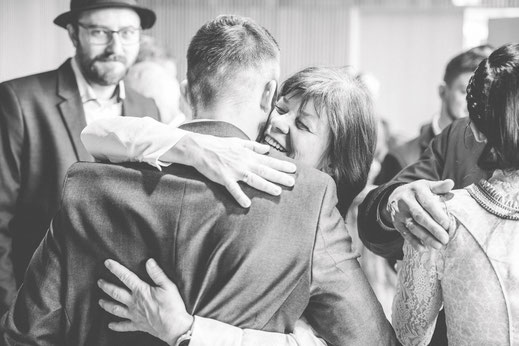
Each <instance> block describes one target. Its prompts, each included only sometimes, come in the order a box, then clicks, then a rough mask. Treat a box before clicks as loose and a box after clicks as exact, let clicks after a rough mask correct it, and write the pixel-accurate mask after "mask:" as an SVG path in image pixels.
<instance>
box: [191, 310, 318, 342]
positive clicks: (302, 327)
mask: <svg viewBox="0 0 519 346" xmlns="http://www.w3.org/2000/svg"><path fill="white" fill-rule="evenodd" d="M220 345H221V346H263V345H264V346H270V345H277V346H284V345H286V346H323V345H324V346H326V343H325V342H324V341H322V340H321V339H319V338H318V337H317V336H315V334H314V333H313V332H312V330H311V328H310V327H309V326H308V325H307V324H306V323H305V322H304V321H302V320H299V321H298V322H297V323H296V325H295V328H294V331H293V333H290V334H281V333H274V332H265V331H261V330H253V329H241V328H238V327H234V326H231V325H229V324H226V323H222V322H218V321H216V320H212V319H208V318H203V317H198V316H195V322H194V324H193V335H192V339H191V342H190V346H220Z"/></svg>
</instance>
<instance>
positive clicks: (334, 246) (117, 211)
mask: <svg viewBox="0 0 519 346" xmlns="http://www.w3.org/2000/svg"><path fill="white" fill-rule="evenodd" d="M192 125H193V126H194V128H191V129H198V130H200V131H202V132H204V133H212V134H218V135H221V136H237V137H242V138H243V137H244V135H243V133H242V132H241V131H240V130H238V129H237V128H235V127H233V126H232V125H230V124H227V123H221V122H202V123H201V122H197V123H193V124H192ZM243 188H244V189H245V192H246V193H247V194H248V195H249V196H252V206H251V207H250V208H249V209H243V208H241V207H240V206H239V205H238V204H237V203H236V202H235V201H234V200H233V199H232V198H231V196H230V195H229V194H228V193H227V191H226V190H225V189H224V188H223V187H221V186H219V185H217V184H215V183H212V182H211V181H208V180H207V179H205V178H204V177H202V176H201V175H200V174H199V173H198V172H196V170H194V169H192V168H189V167H185V166H180V165H172V166H170V167H168V168H166V169H164V171H163V172H159V171H157V170H155V169H152V168H151V167H149V166H146V165H139V164H128V165H109V164H98V163H77V164H75V165H73V166H72V167H71V169H70V170H69V172H68V174H67V177H66V181H65V185H64V191H63V200H62V207H61V209H60V211H59V212H58V214H57V215H56V216H55V218H54V219H53V221H52V224H51V228H50V230H49V232H48V233H47V235H46V237H45V239H44V241H43V242H42V244H41V245H40V247H39V248H38V250H37V251H36V253H35V256H34V257H33V259H32V261H31V263H30V265H29V268H28V270H27V273H26V277H25V282H24V285H23V286H22V288H21V289H20V291H19V293H18V296H17V298H16V300H15V303H14V304H13V305H12V306H11V309H10V311H9V313H8V314H7V315H5V316H4V319H3V321H2V328H3V331H4V335H3V337H4V338H5V339H4V340H5V342H7V343H8V344H16V345H18V344H38V345H62V344H63V345H64V344H67V345H77V346H79V345H158V344H162V343H161V342H159V341H158V340H156V339H154V338H153V337H151V336H150V335H147V334H143V333H115V332H112V331H110V330H109V329H108V328H107V324H108V322H109V321H110V320H112V319H113V317H112V316H110V315H108V314H107V313H105V312H103V311H102V310H101V309H100V308H99V307H98V305H97V300H98V299H99V298H100V297H101V292H100V291H99V289H97V287H96V280H97V279H99V278H100V277H103V278H105V279H106V280H109V281H114V280H115V279H114V277H112V276H111V275H109V273H108V272H107V271H106V270H105V269H104V267H103V261H104V260H105V259H107V258H114V259H116V260H118V261H120V262H122V263H123V264H124V265H125V266H127V267H129V268H130V269H131V270H133V271H135V272H137V273H138V275H139V276H140V277H141V278H143V279H149V278H147V276H146V274H145V271H144V268H143V264H144V262H145V261H146V259H148V258H150V257H153V258H155V259H157V261H158V262H159V264H160V265H161V266H162V268H163V269H164V270H165V272H166V273H167V274H168V276H169V277H170V278H171V279H172V280H173V281H174V282H175V283H176V284H177V285H178V288H179V291H180V293H181V295H182V297H183V299H184V301H185V303H186V307H187V309H188V311H189V312H190V313H192V314H197V315H200V316H203V317H209V318H215V319H217V320H220V321H223V322H227V323H230V324H233V325H235V326H238V327H243V328H253V329H260V330H265V331H274V332H290V331H291V330H292V329H293V327H294V324H295V322H296V320H297V319H298V318H299V317H300V316H302V315H303V314H305V316H306V317H307V319H308V320H309V321H310V323H311V324H312V326H313V327H314V328H315V329H316V330H317V332H318V333H319V335H320V336H321V337H323V338H324V339H326V340H327V341H328V342H329V343H330V344H332V345H346V344H348V345H384V344H392V343H393V342H394V335H393V331H392V329H391V326H390V325H389V323H388V322H387V320H386V319H385V317H384V315H383V312H382V309H381V307H380V304H378V302H377V301H376V298H375V296H374V294H373V292H372V290H371V288H370V287H369V284H368V283H367V280H366V279H365V277H364V275H363V273H362V271H361V269H360V267H359V264H358V262H357V260H356V256H355V255H354V254H352V251H351V247H350V244H351V243H350V238H349V236H348V233H347V231H346V229H345V226H344V222H343V220H342V219H341V217H340V215H339V213H338V211H337V210H336V209H335V207H334V206H335V204H336V202H337V199H336V188H335V184H334V183H333V180H332V179H331V178H330V177H329V176H328V175H326V174H323V173H321V172H319V171H317V170H314V169H311V168H308V167H303V166H299V167H298V171H297V174H296V184H295V187H294V188H293V189H285V190H284V191H283V193H282V195H281V196H278V197H273V196H268V195H265V194H263V193H261V192H259V191H256V190H253V189H250V188H248V187H246V186H244V187H243Z"/></svg>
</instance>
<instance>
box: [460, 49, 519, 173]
mask: <svg viewBox="0 0 519 346" xmlns="http://www.w3.org/2000/svg"><path fill="white" fill-rule="evenodd" d="M467 106H468V110H469V117H470V121H472V122H473V123H474V125H476V127H477V128H478V130H479V131H481V132H482V133H483V134H484V135H485V136H486V137H487V141H488V144H487V147H486V148H485V152H484V155H482V159H483V158H484V159H485V161H483V160H480V162H478V163H479V164H480V166H482V167H483V168H489V169H496V168H498V169H514V170H515V169H519V44H507V45H504V46H502V47H500V48H498V49H496V50H495V51H494V52H493V53H492V54H490V56H489V57H488V59H485V60H483V61H482V62H481V63H480V64H479V66H478V68H477V69H476V71H475V72H474V75H473V76H472V78H471V80H470V82H469V85H468V87H467Z"/></svg>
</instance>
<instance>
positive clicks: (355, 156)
mask: <svg viewBox="0 0 519 346" xmlns="http://www.w3.org/2000/svg"><path fill="white" fill-rule="evenodd" d="M287 95H289V96H290V97H292V96H300V97H301V100H302V101H301V105H300V107H299V110H300V111H301V110H303V109H304V108H305V105H306V104H307V102H309V101H310V100H313V102H314V107H315V110H316V112H317V114H318V115H319V116H327V117H328V123H329V124H330V134H331V136H330V137H331V138H330V143H329V147H328V149H327V152H326V155H327V156H328V162H329V163H330V166H329V167H327V168H325V169H324V171H325V172H326V173H328V174H330V175H331V176H332V177H333V179H334V180H335V183H336V184H337V195H338V198H339V204H338V206H337V207H338V209H339V211H340V212H341V214H343V215H344V214H345V213H346V212H347V209H348V207H349V206H350V204H351V202H352V201H353V199H354V198H355V196H356V195H357V194H358V193H359V192H360V191H361V190H362V189H363V188H364V186H366V182H367V179H368V172H369V169H370V166H371V162H372V161H373V155H374V153H375V146H376V138H377V131H376V121H375V118H374V112H373V105H372V101H371V98H370V94H369V92H368V90H367V89H366V88H365V86H364V84H363V83H362V82H361V81H359V80H358V79H356V78H355V76H354V75H353V74H352V73H350V71H349V70H348V68H344V67H342V68H330V67H309V68H306V69H304V70H302V71H299V72H297V73H295V74H294V75H293V76H291V77H290V78H288V79H287V80H286V81H285V82H284V83H283V85H282V86H281V91H280V97H283V96H287Z"/></svg>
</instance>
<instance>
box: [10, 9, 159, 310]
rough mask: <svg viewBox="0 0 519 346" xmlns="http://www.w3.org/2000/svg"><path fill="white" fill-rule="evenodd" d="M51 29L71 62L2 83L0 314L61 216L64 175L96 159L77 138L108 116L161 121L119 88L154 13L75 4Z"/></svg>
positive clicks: (149, 106)
mask: <svg viewBox="0 0 519 346" xmlns="http://www.w3.org/2000/svg"><path fill="white" fill-rule="evenodd" d="M54 15H55V14H54ZM54 23H55V24H56V25H58V26H59V27H61V28H63V29H66V30H67V31H68V35H69V38H70V41H71V42H72V44H73V45H74V47H75V54H74V56H73V57H72V58H69V59H67V60H66V61H65V62H64V63H63V64H62V65H61V66H60V67H59V68H58V69H57V70H53V71H49V72H44V73H40V74H36V75H31V76H26V77H22V78H18V79H15V80H10V81H6V82H4V83H2V84H0V138H1V140H0V315H1V314H2V313H3V312H4V311H5V310H7V307H8V306H9V303H10V302H11V301H12V299H13V298H14V296H15V294H16V291H17V289H18V288H19V287H20V285H21V284H22V281H23V277H24V273H25V269H26V267H27V265H28V263H29V260H30V259H31V257H32V255H33V252H34V250H35V249H36V247H37V246H38V244H39V243H40V241H41V240H42V238H43V236H44V235H45V232H46V231H47V228H48V225H49V221H50V220H51V218H52V216H53V215H54V213H55V212H56V211H57V209H58V204H59V201H60V196H61V194H60V193H61V185H62V183H63V179H64V177H65V172H66V171H67V169H68V168H69V166H70V165H71V164H72V163H74V162H76V161H92V160H93V157H92V156H91V155H90V154H89V153H88V152H87V151H86V149H85V148H84V146H83V144H82V143H81V140H80V138H79V135H80V133H81V131H82V130H83V128H84V127H85V126H86V125H87V124H88V123H90V122H92V121H94V120H96V119H100V118H106V117H120V116H143V115H148V116H150V117H153V118H157V117H158V111H157V107H156V105H155V103H154V102H153V100H151V99H148V98H145V97H144V96H142V95H140V94H138V93H137V92H135V91H133V90H132V89H131V88H127V87H126V86H125V84H124V82H123V81H122V79H123V78H124V76H125V75H126V72H127V70H128V68H129V67H130V66H131V65H132V64H133V62H134V61H135V59H136V58H137V53H138V52H139V39H140V32H141V30H142V29H148V28H150V27H151V26H153V24H154V23H155V13H154V12H153V11H152V10H150V9H147V8H144V7H139V6H137V4H136V2H135V1H122V0H114V1H110V2H107V1H102V0H89V1H79V0H72V1H71V2H70V11H67V12H65V13H62V14H61V15H59V16H58V17H56V18H55V19H54ZM32 30H33V31H35V32H36V31H38V30H39V28H36V27H32ZM6 52H7V51H6V50H3V54H8V53H6ZM22 65H23V64H22Z"/></svg>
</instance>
